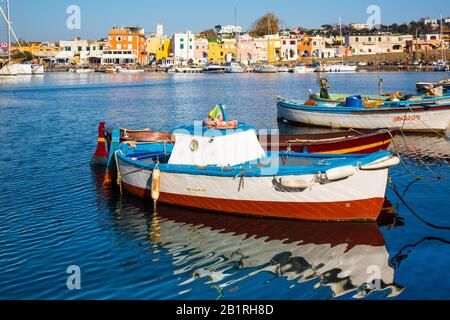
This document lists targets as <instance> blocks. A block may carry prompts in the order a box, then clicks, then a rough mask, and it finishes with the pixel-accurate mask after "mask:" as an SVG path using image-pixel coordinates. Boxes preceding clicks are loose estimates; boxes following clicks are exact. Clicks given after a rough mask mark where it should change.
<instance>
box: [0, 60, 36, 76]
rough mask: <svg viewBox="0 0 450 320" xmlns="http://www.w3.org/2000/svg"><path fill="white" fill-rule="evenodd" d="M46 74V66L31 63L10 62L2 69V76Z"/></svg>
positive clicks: (0, 71)
mask: <svg viewBox="0 0 450 320" xmlns="http://www.w3.org/2000/svg"><path fill="white" fill-rule="evenodd" d="M40 74H44V66H42V65H39V64H30V63H9V64H7V65H5V66H4V67H3V68H1V69H0V76H24V75H40Z"/></svg>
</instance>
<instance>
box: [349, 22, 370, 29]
mask: <svg viewBox="0 0 450 320" xmlns="http://www.w3.org/2000/svg"><path fill="white" fill-rule="evenodd" d="M371 28H372V26H371V25H370V24H367V23H351V24H350V29H353V30H364V29H371Z"/></svg>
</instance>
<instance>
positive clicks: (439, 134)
mask: <svg viewBox="0 0 450 320" xmlns="http://www.w3.org/2000/svg"><path fill="white" fill-rule="evenodd" d="M406 106H407V107H408V109H409V110H410V111H411V112H412V113H414V112H415V111H414V110H413V109H412V108H411V106H410V105H409V104H407V105H406ZM407 114H408V112H406V114H405V118H404V121H403V126H404V125H405V121H406V115H407ZM418 120H419V121H420V122H421V123H422V124H423V125H424V126H425V127H426V128H427V129H428V130H431V131H433V132H434V133H436V134H437V135H438V136H440V137H442V138H446V139H447V136H446V135H445V134H442V133H440V132H437V131H436V130H434V129H433V128H431V127H429V126H428V125H427V124H426V123H425V122H423V121H422V119H421V118H419V119H418ZM403 126H402V129H403Z"/></svg>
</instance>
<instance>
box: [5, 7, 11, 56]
mask: <svg viewBox="0 0 450 320" xmlns="http://www.w3.org/2000/svg"><path fill="white" fill-rule="evenodd" d="M6 18H7V19H8V22H7V25H8V61H9V60H11V17H10V13H9V0H6Z"/></svg>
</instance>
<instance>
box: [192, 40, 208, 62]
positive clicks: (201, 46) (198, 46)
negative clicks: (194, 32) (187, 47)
mask: <svg viewBox="0 0 450 320" xmlns="http://www.w3.org/2000/svg"><path fill="white" fill-rule="evenodd" d="M208 55H209V49H208V39H206V38H195V48H194V60H195V61H194V62H195V63H199V64H206V63H207V62H208Z"/></svg>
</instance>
